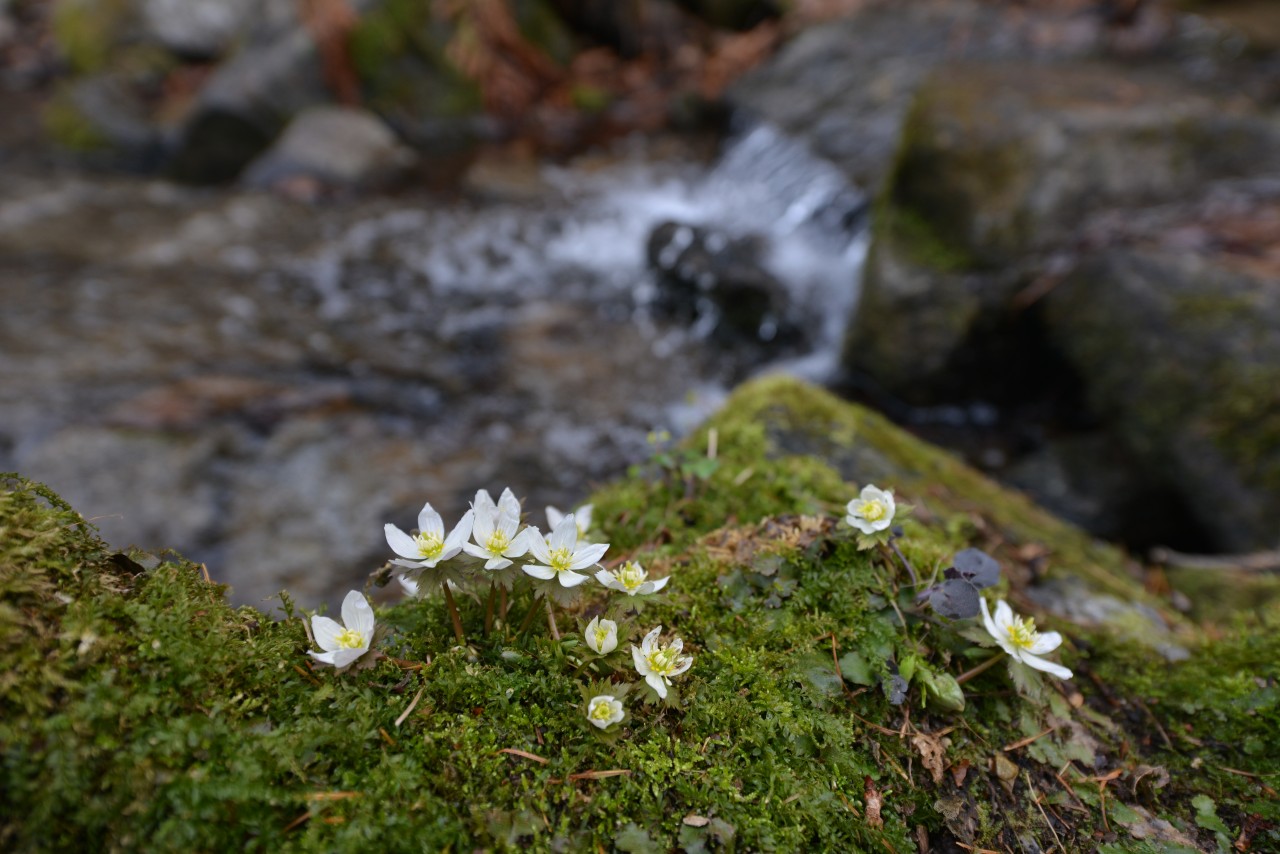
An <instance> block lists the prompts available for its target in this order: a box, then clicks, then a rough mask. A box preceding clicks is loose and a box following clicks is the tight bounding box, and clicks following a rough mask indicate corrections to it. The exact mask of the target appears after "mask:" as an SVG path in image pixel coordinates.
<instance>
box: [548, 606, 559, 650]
mask: <svg viewBox="0 0 1280 854" xmlns="http://www.w3.org/2000/svg"><path fill="white" fill-rule="evenodd" d="M546 602H547V625H549V626H550V627H551V637H552V638H553V639H555V642H556V643H559V642H560V629H559V628H558V627H557V626H556V612H555V611H554V610H552V608H551V600H550V599H548V600H546Z"/></svg>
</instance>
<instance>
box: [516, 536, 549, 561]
mask: <svg viewBox="0 0 1280 854" xmlns="http://www.w3.org/2000/svg"><path fill="white" fill-rule="evenodd" d="M520 536H521V537H522V538H523V539H524V542H523V545H524V547H525V552H526V553H528V554H531V555H533V557H534V560H539V561H542V562H543V563H546V564H549V563H551V549H550V548H548V547H547V540H546V538H545V537H543V536H542V532H541V531H539V530H538V529H537V528H533V527H529V528H525V529H524V530H523V531H521V532H520Z"/></svg>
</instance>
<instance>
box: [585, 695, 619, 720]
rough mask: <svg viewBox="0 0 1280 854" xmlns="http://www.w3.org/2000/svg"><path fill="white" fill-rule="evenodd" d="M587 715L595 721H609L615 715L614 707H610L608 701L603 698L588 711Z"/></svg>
mask: <svg viewBox="0 0 1280 854" xmlns="http://www.w3.org/2000/svg"><path fill="white" fill-rule="evenodd" d="M587 715H588V716H590V718H591V720H593V721H607V720H609V718H611V717H613V709H612V708H610V706H609V704H608V703H607V702H605V701H604V700H601V701H600V702H598V703H595V704H593V705H592V706H591V710H590V711H588V712H587Z"/></svg>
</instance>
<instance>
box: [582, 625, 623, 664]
mask: <svg viewBox="0 0 1280 854" xmlns="http://www.w3.org/2000/svg"><path fill="white" fill-rule="evenodd" d="M584 634H585V635H586V640H587V646H589V647H591V651H592V652H594V653H596V654H598V655H608V654H609V653H611V652H613V651H614V650H615V649H617V648H618V624H617V623H615V622H614V621H613V620H602V619H600V618H599V617H595V618H593V619H592V620H591V622H589V623H587V630H586V632H584Z"/></svg>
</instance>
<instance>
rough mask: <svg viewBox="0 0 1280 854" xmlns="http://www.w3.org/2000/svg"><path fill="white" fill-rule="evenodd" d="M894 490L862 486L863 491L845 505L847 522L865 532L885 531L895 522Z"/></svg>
mask: <svg viewBox="0 0 1280 854" xmlns="http://www.w3.org/2000/svg"><path fill="white" fill-rule="evenodd" d="M894 509H895V507H894V503H893V490H892V489H880V488H879V487H876V486H871V485H870V484H868V485H867V486H864V487H862V493H861V494H860V495H859V496H858V497H857V498H855V499H853V500H852V501H850V502H849V503H848V505H847V506H846V507H845V512H846V513H848V515H847V516H845V517H844V520H845V522H847V523H848V524H850V525H852V526H853V527H855V528H857V529H858V530H859V531H861V532H862V533H864V534H874V533H876V532H877V531H883V530H885V529H886V528H888V527H889V526H890V525H892V524H893V513H894Z"/></svg>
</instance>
